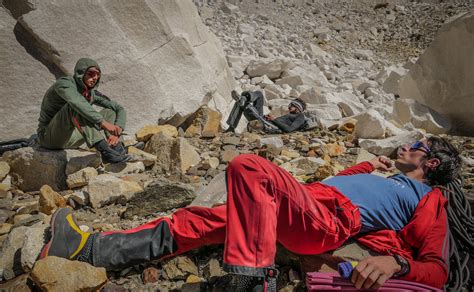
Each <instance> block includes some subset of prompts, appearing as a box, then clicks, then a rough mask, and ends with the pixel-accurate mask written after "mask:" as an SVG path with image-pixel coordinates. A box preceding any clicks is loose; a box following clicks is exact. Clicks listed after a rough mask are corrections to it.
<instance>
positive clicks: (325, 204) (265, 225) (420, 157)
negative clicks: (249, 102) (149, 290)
mask: <svg viewBox="0 0 474 292" xmlns="http://www.w3.org/2000/svg"><path fill="white" fill-rule="evenodd" d="M395 167H396V168H398V170H399V171H400V172H401V173H400V174H396V175H393V176H390V177H388V178H384V177H381V176H377V175H372V174H370V173H371V172H372V171H374V170H375V169H378V170H382V171H385V170H389V169H392V168H393V165H392V162H391V160H389V159H388V158H386V157H383V156H381V157H377V158H374V159H373V160H371V161H367V162H362V163H359V164H357V165H355V166H352V167H350V168H348V169H346V170H344V171H342V172H340V173H339V174H338V175H336V176H335V177H333V178H330V179H327V180H326V181H323V182H322V183H321V182H316V183H311V184H301V183H299V182H298V181H297V180H296V179H295V178H293V176H291V175H290V174H289V173H288V172H286V171H285V170H284V169H282V168H280V167H278V166H277V165H275V164H274V163H272V162H270V161H268V160H266V159H264V158H261V157H259V156H256V155H252V154H244V155H240V156H238V157H237V158H235V159H234V160H232V161H231V162H230V164H229V166H228V168H227V172H226V175H227V189H228V197H227V203H226V205H222V206H217V207H213V208H205V207H186V208H182V209H179V210H177V211H176V212H175V213H174V214H173V215H172V216H171V218H168V217H162V218H157V219H155V220H153V221H151V222H149V223H147V224H144V225H142V226H139V227H137V228H134V229H130V230H125V231H113V232H102V233H87V232H83V231H81V230H80V229H79V227H78V226H77V224H76V223H75V221H74V219H73V217H72V214H71V211H70V210H69V209H60V210H58V211H57V212H55V214H54V215H53V217H52V222H51V226H52V239H51V241H50V242H49V243H48V244H47V245H46V246H45V248H44V249H43V251H42V254H41V257H44V256H47V255H53V256H59V257H64V258H68V259H76V260H81V261H87V262H89V263H91V264H93V265H95V266H100V267H105V268H106V269H109V270H113V269H121V268H124V267H127V266H131V265H136V264H140V263H144V262H147V261H150V260H156V259H160V258H163V257H170V256H174V255H178V254H181V253H184V252H187V251H189V250H192V249H195V248H199V247H202V246H204V245H209V244H224V269H225V270H226V271H227V272H229V273H230V274H231V275H232V278H233V279H232V281H231V285H234V286H232V287H233V288H234V289H235V290H237V291H252V289H253V288H254V287H255V288H258V287H260V288H262V287H267V288H268V290H273V291H274V288H275V277H276V275H277V271H276V269H275V268H274V257H275V253H276V244H277V242H279V243H280V244H282V245H283V246H284V247H285V248H287V249H288V250H290V251H292V252H294V253H297V254H306V255H312V254H321V253H324V252H327V251H330V250H334V249H336V248H338V247H340V246H341V245H342V244H344V243H345V242H346V241H347V240H348V239H349V238H350V237H356V239H357V240H358V241H359V242H360V243H362V244H364V245H366V246H367V247H369V248H370V249H372V250H374V251H375V252H377V253H378V254H381V255H380V256H373V257H369V258H366V259H364V260H362V261H360V262H359V264H358V265H357V266H356V267H355V270H354V272H353V274H352V281H353V283H354V284H355V286H356V287H357V288H362V287H363V288H378V287H380V286H381V285H383V284H384V282H385V281H386V280H387V279H389V278H391V277H398V278H401V279H404V280H409V281H415V282H419V283H423V284H427V285H431V286H433V287H437V288H441V287H443V285H444V284H445V283H446V281H447V275H448V258H447V257H448V247H447V242H448V229H447V215H446V209H445V208H446V203H447V200H446V199H445V198H444V197H443V195H442V193H441V191H440V190H439V189H438V188H436V187H434V186H435V185H438V184H444V183H446V182H448V181H450V180H452V179H453V178H454V177H455V176H457V174H458V172H459V168H460V158H459V154H458V152H457V151H456V149H455V148H454V147H453V146H452V145H451V144H449V143H448V142H446V141H445V140H444V139H442V138H438V137H430V138H428V139H422V140H421V141H417V142H416V143H414V144H412V145H405V146H403V147H402V148H401V149H400V150H399V152H398V157H397V159H396V162H395ZM254 291H256V290H254Z"/></svg>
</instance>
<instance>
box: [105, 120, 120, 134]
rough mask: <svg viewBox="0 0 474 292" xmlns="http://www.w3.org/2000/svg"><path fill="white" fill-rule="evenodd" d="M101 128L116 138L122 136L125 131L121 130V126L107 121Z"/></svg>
mask: <svg viewBox="0 0 474 292" xmlns="http://www.w3.org/2000/svg"><path fill="white" fill-rule="evenodd" d="M100 127H101V128H102V129H104V130H106V131H107V132H109V133H110V134H112V135H114V136H120V134H122V131H123V130H122V128H120V127H119V126H116V125H114V124H112V123H109V122H107V121H105V120H104V121H102V123H101V124H100Z"/></svg>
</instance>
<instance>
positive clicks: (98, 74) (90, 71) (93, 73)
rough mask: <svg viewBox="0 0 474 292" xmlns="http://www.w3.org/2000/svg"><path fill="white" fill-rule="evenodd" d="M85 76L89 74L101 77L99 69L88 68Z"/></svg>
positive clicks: (89, 75) (91, 76) (92, 76)
mask: <svg viewBox="0 0 474 292" xmlns="http://www.w3.org/2000/svg"><path fill="white" fill-rule="evenodd" d="M85 76H88V77H90V78H94V77H100V72H99V71H94V70H88V71H87V72H86V74H85Z"/></svg>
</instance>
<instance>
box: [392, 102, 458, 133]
mask: <svg viewBox="0 0 474 292" xmlns="http://www.w3.org/2000/svg"><path fill="white" fill-rule="evenodd" d="M392 116H393V118H394V119H396V120H398V121H399V122H400V123H401V124H402V125H403V124H406V123H412V124H413V126H415V127H416V128H421V129H424V130H426V132H428V133H432V134H435V135H439V134H444V133H447V132H448V131H449V130H450V128H451V124H450V123H449V121H448V120H447V119H446V118H445V117H443V116H442V115H441V114H439V113H437V112H436V111H434V110H433V109H431V108H429V107H427V106H425V105H423V104H421V103H419V102H417V101H416V100H413V99H405V98H403V99H402V98H399V99H397V100H395V101H394V102H393V113H392Z"/></svg>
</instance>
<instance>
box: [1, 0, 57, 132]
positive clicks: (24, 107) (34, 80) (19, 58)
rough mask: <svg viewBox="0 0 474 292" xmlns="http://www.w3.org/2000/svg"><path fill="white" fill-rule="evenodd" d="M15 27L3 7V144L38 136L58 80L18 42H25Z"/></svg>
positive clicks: (11, 18)
mask: <svg viewBox="0 0 474 292" xmlns="http://www.w3.org/2000/svg"><path fill="white" fill-rule="evenodd" d="M17 2H26V1H17ZM18 5H20V4H18ZM15 23H16V21H15V19H14V18H13V17H12V16H11V15H10V14H9V13H8V11H7V10H5V9H4V8H3V7H1V6H0V39H1V40H2V45H1V46H0V56H2V57H1V59H0V72H1V75H2V78H0V88H2V98H1V100H2V106H0V117H2V122H1V123H0V140H1V141H4V140H11V139H16V138H21V137H29V136H30V135H31V134H33V133H34V132H35V130H36V126H37V122H38V117H39V109H40V105H41V99H42V97H43V95H44V93H45V92H46V90H47V89H48V87H49V86H51V84H53V82H54V80H55V78H54V75H53V74H51V73H50V71H49V70H48V68H47V67H46V66H45V65H43V64H42V63H41V62H40V61H38V60H36V59H35V58H34V57H32V56H31V55H30V54H29V53H28V51H27V49H25V48H24V47H23V46H22V44H20V43H19V42H18V40H23V39H22V38H21V34H20V32H19V31H18V30H15ZM17 36H18V37H19V38H18V39H17Z"/></svg>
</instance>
